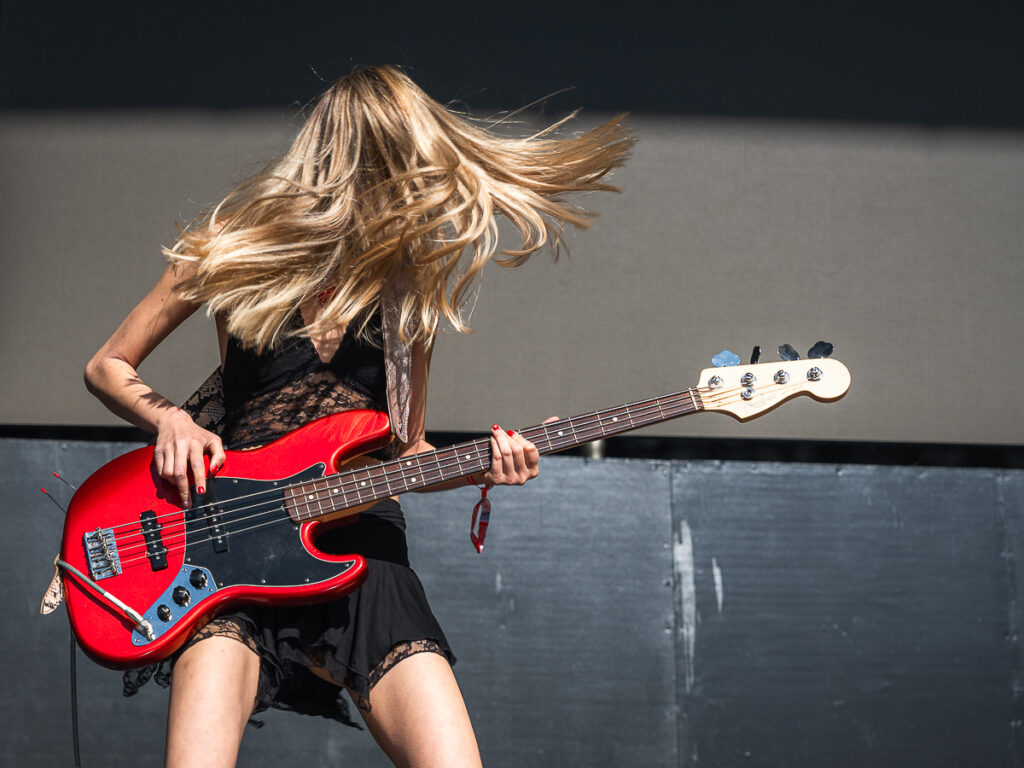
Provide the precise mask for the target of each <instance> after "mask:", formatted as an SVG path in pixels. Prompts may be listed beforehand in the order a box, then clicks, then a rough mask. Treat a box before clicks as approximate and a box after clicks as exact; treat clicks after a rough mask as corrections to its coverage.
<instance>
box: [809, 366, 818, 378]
mask: <svg viewBox="0 0 1024 768" xmlns="http://www.w3.org/2000/svg"><path fill="white" fill-rule="evenodd" d="M807 380H808V381H821V368H819V367H818V366H814V367H813V368H811V369H810V370H809V371H807Z"/></svg>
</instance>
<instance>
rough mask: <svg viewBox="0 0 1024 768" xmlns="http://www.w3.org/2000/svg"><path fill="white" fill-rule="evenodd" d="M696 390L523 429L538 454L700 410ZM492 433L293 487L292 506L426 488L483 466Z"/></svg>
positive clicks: (318, 511)
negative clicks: (488, 436) (488, 435)
mask: <svg viewBox="0 0 1024 768" xmlns="http://www.w3.org/2000/svg"><path fill="white" fill-rule="evenodd" d="M703 408H704V405H703V403H702V402H701V400H700V395H699V393H698V392H697V390H694V389H688V390H684V391H682V392H678V393H676V394H672V395H666V396H665V397H660V398H653V399H650V400H641V401H639V402H635V403H626V404H624V405H619V406H615V407H613V408H608V409H605V410H601V411H593V412H591V413H587V414H582V415H580V416H575V417H572V418H569V419H561V420H559V421H555V422H551V423H549V424H538V425H536V426H534V427H529V428H527V429H524V430H522V434H523V435H524V436H525V437H526V438H527V439H528V440H531V441H532V442H533V443H534V444H535V445H536V446H537V450H538V451H539V452H540V453H542V454H547V453H554V452H556V451H561V450H565V449H567V448H572V447H575V446H577V445H581V444H583V443H586V442H590V441H591V440H596V439H599V438H602V437H607V436H610V435H617V434H619V433H622V432H628V431H630V430H633V429H638V428H640V427H645V426H648V425H649V424H655V423H657V422H660V421H665V420H667V419H671V418H675V417H677V416H682V415H685V414H687V413H693V412H695V411H700V410H703ZM490 454H491V452H490V438H480V439H477V440H471V441H467V442H464V443H459V444H457V445H452V446H448V447H446V448H441V449H438V450H436V451H429V452H425V453H421V454H416V455H413V456H405V457H402V458H400V459H393V460H391V461H387V462H384V463H381V464H371V465H367V466H363V467H359V468H356V469H351V470H348V471H345V472H342V473H340V474H337V475H330V476H327V477H324V478H321V479H320V480H315V481H309V482H306V483H299V484H297V485H296V486H294V487H293V489H292V491H291V493H292V495H291V497H290V506H291V508H292V509H293V518H294V519H296V520H300V521H301V520H311V519H313V518H316V517H320V516H323V515H325V514H328V513H330V512H334V511H338V510H343V509H346V508H348V507H354V506H358V505H361V504H366V503H370V502H374V501H377V500H379V499H383V498H386V497H388V496H396V495H399V494H401V493H405V492H406V491H412V490H418V489H420V488H429V487H430V486H432V485H437V484H440V483H443V482H445V481H447V480H452V479H454V478H458V477H465V476H466V475H470V474H472V473H474V472H479V471H483V470H486V469H487V468H488V466H489V465H490V462H491V455H490Z"/></svg>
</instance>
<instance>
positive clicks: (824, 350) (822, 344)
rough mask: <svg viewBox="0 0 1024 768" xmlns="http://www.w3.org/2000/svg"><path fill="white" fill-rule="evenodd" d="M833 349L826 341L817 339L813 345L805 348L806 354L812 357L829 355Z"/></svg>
mask: <svg viewBox="0 0 1024 768" xmlns="http://www.w3.org/2000/svg"><path fill="white" fill-rule="evenodd" d="M834 350H835V347H833V346H832V345H831V344H829V343H828V342H827V341H819V342H818V343H816V344H815V345H814V346H813V347H811V348H810V349H809V350H807V356H808V357H812V358H814V357H828V356H829V355H831V354H832V352H833V351H834Z"/></svg>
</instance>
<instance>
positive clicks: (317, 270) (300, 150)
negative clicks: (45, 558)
mask: <svg viewBox="0 0 1024 768" xmlns="http://www.w3.org/2000/svg"><path fill="white" fill-rule="evenodd" d="M629 143H630V139H629V136H628V133H627V131H626V130H625V129H624V128H623V127H622V126H621V125H620V124H619V122H618V121H616V120H613V121H611V122H609V123H606V124H605V125H602V126H600V127H598V128H595V129H593V130H591V131H589V132H587V133H584V134H582V135H579V136H575V137H571V138H562V139H559V138H553V137H552V136H551V134H550V132H548V131H545V132H542V133H541V134H538V135H535V136H531V137H528V138H522V139H510V138H500V137H497V136H495V135H494V134H493V133H491V132H489V131H487V130H484V129H482V128H480V127H478V126H477V125H476V124H474V123H472V122H470V121H468V120H466V119H464V118H462V117H459V116H457V115H455V114H453V113H452V112H450V111H449V110H447V109H445V108H444V107H442V106H441V105H440V104H438V103H436V102H435V101H433V100H431V99H430V98H429V97H428V96H427V95H426V94H424V92H423V91H422V90H420V89H419V88H418V87H417V86H416V85H415V84H414V83H413V82H412V81H411V80H409V79H408V78H407V77H406V76H405V75H403V74H402V73H400V72H398V71H397V70H395V69H392V68H390V67H377V68H369V69H363V70H360V71H357V72H355V73H353V74H351V75H349V76H347V77H344V78H342V79H341V80H339V81H338V82H336V83H335V84H334V85H332V86H331V87H330V88H329V89H328V90H327V91H326V93H324V94H323V96H322V97H321V98H320V99H319V101H318V102H317V103H316V105H315V106H314V108H313V109H312V111H311V113H310V115H309V118H308V119H307V120H306V122H305V124H304V126H303V128H302V129H301V131H300V133H299V135H298V137H297V138H296V140H295V142H294V143H293V145H292V147H291V149H290V150H289V151H288V153H287V154H286V155H285V156H284V157H283V158H282V159H281V160H279V161H277V162H276V163H274V164H272V165H271V166H269V167H268V168H267V169H266V170H265V171H264V172H263V173H261V174H260V175H258V176H256V177H255V178H253V179H251V180H249V181H247V182H246V183H244V184H242V185H241V186H239V187H238V188H237V189H235V190H234V191H233V192H232V193H231V194H230V195H228V196H227V197H226V198H225V199H224V200H223V201H222V202H221V203H220V204H219V205H217V206H216V207H215V208H213V209H212V210H211V211H210V212H209V213H208V214H206V215H204V216H203V217H202V218H201V219H200V220H198V221H197V222H194V223H193V225H192V226H190V227H189V228H188V229H187V230H186V231H185V232H184V233H183V235H182V236H181V238H180V239H179V241H178V242H177V243H176V244H175V245H174V247H173V248H171V249H168V250H167V252H166V254H167V256H168V257H169V260H170V265H169V266H168V268H167V270H166V272H165V273H164V274H163V276H162V277H161V278H160V280H159V281H158V282H157V284H156V286H155V287H154V288H153V289H152V290H151V291H150V292H149V294H148V295H147V296H146V297H145V298H143V299H142V301H141V302H140V303H139V304H138V306H136V307H135V309H133V310H132V312H131V313H130V314H129V315H128V317H127V318H126V319H125V320H124V321H123V322H122V323H121V325H120V327H119V328H118V329H117V331H115V333H114V335H113V336H111V338H110V339H109V340H108V341H107V342H106V343H105V344H104V345H103V347H102V348H101V349H100V350H99V351H98V352H97V353H96V355H95V356H94V357H93V359H92V360H91V361H90V362H89V364H88V366H87V368H86V373H85V378H86V383H87V386H88V388H89V390H90V391H91V392H93V393H94V394H95V395H96V396H97V397H99V398H100V399H101V400H102V401H103V402H104V403H105V404H106V405H107V406H108V407H109V408H110V409H111V410H112V411H114V412H115V413H117V414H118V415H120V416H122V417H124V418H125V419H127V420H129V421H131V422H132V423H134V424H136V425H138V426H140V427H142V428H143V429H146V430H148V431H149V432H151V433H154V434H155V435H156V439H155V448H154V458H153V460H154V463H155V465H156V470H157V472H158V473H159V475H160V476H161V477H162V478H163V479H164V480H165V481H166V482H167V483H169V484H171V486H173V487H174V488H176V489H177V492H178V493H179V494H180V497H181V503H182V505H183V506H187V505H188V503H189V492H190V485H194V486H195V487H196V488H197V490H199V492H200V493H202V489H203V486H204V484H205V483H206V471H205V469H204V457H208V459H209V465H210V467H211V472H216V471H217V470H219V469H220V468H221V467H223V465H224V462H225V453H224V447H225V446H227V447H229V448H235V449H244V448H248V447H254V446H258V445H262V444H266V443H268V442H270V441H272V440H274V439H275V438H277V437H280V436H281V435H282V434H284V433H286V432H288V431H290V430H293V429H295V428H297V427H299V426H301V425H302V424H303V423H305V422H307V421H309V420H311V419H315V418H318V417H320V416H324V415H327V414H331V413H336V412H340V411H344V410H348V409H353V408H375V409H378V410H384V411H387V412H388V414H389V416H390V420H391V426H392V432H393V436H394V441H393V443H392V449H391V451H392V453H391V455H392V456H396V455H397V456H402V455H406V454H412V453H417V452H420V451H425V450H430V449H431V446H430V445H429V444H428V443H427V442H426V441H425V440H424V434H425V432H424V413H425V408H426V402H427V378H428V368H429V361H430V352H431V348H432V345H433V342H434V339H435V336H436V333H437V330H438V325H439V323H440V322H441V320H442V319H444V320H446V321H447V322H448V323H449V324H451V325H452V326H453V327H454V328H456V329H458V330H465V324H464V322H463V319H462V317H461V315H460V312H459V308H460V306H461V305H462V303H463V301H464V300H465V299H466V297H467V296H468V295H469V294H470V293H471V292H472V290H473V286H474V283H475V281H476V278H477V277H478V275H479V273H480V270H481V269H482V268H483V267H484V265H485V264H486V263H487V262H488V261H489V260H491V258H492V256H493V255H494V253H495V250H496V225H495V216H496V215H498V214H501V215H503V216H505V217H506V218H507V219H508V220H509V221H511V223H512V224H513V225H514V226H515V227H516V228H517V229H518V231H519V232H520V234H521V235H522V245H521V246H520V247H519V248H518V249H517V250H515V251H505V252H504V256H503V257H502V259H500V260H499V261H500V263H503V264H505V265H512V266H514V265H518V264H521V263H523V262H524V261H526V260H527V258H528V257H529V256H530V254H531V253H533V252H534V251H536V250H537V249H538V248H540V247H542V246H543V245H544V244H545V243H546V242H553V243H554V244H555V245H557V243H558V239H559V231H560V227H561V226H562V225H563V224H564V223H570V224H573V225H576V226H584V225H586V223H587V221H588V219H587V214H586V212H584V211H582V210H581V209H579V208H576V207H574V206H572V205H570V204H569V203H568V202H566V201H565V200H564V199H563V197H562V196H563V195H565V194H567V193H574V192H586V191H593V190H607V189H612V187H610V186H608V185H607V184H606V183H605V182H604V181H603V180H602V179H603V178H604V176H605V175H606V174H607V173H608V171H609V170H611V169H612V168H614V167H615V166H617V165H620V164H621V163H622V161H623V159H624V157H625V154H626V152H627V150H628V147H629ZM203 304H206V306H207V311H208V312H209V313H210V314H212V315H213V316H214V317H215V318H216V324H217V332H218V335H219V340H220V350H221V368H220V377H219V379H218V378H217V377H213V378H212V379H211V381H210V382H208V383H207V386H205V387H204V388H203V389H202V390H201V392H200V393H197V395H200V394H201V395H203V396H205V397H207V398H210V399H211V400H213V401H215V402H214V403H212V404H211V403H209V402H193V403H192V405H193V406H195V407H194V408H193V409H191V411H187V410H185V409H182V408H178V407H176V406H174V405H173V404H172V403H170V402H169V401H167V400H166V399H165V398H163V397H161V396H160V395H159V394H157V393H156V392H155V391H154V390H152V389H151V388H150V387H149V386H148V385H146V384H145V383H144V382H143V381H142V380H141V379H140V378H139V376H138V374H137V373H136V369H137V368H138V366H139V364H140V363H141V362H142V361H143V360H144V359H145V358H146V356H147V355H149V354H150V353H151V352H152V351H153V349H154V348H155V347H156V346H157V345H158V344H159V343H160V342H161V341H162V340H163V339H164V338H165V337H166V336H167V335H168V334H169V333H171V332H172V331H173V330H174V329H175V328H176V327H177V326H178V325H179V324H180V323H181V322H182V321H183V320H185V319H186V318H187V317H188V316H189V315H191V314H192V313H193V312H194V311H195V310H196V309H197V308H199V307H200V306H201V305H203ZM211 414H213V415H214V416H215V417H216V418H214V419H211V418H210V416H211ZM491 449H492V461H491V466H490V469H489V470H488V471H487V472H486V473H484V474H482V475H479V476H475V477H469V478H465V479H463V480H460V481H458V483H459V484H463V483H464V482H466V481H468V482H473V483H483V484H488V485H491V484H512V485H518V484H522V483H524V482H526V481H527V480H529V479H530V478H532V477H534V476H536V474H537V466H538V454H537V450H536V448H535V447H534V446H533V445H532V444H531V443H529V442H528V441H527V440H525V439H524V438H523V437H522V436H521V435H519V434H517V433H513V432H506V431H504V430H502V429H500V428H498V427H497V426H495V427H494V429H492V431H491ZM228 469H229V470H230V468H228ZM451 485H452V484H451V483H449V484H448V485H447V486H445V485H442V486H438V487H436V488H434V489H431V490H443V489H444V488H445V487H450V486H451ZM323 539H325V540H321V541H319V542H318V546H320V547H321V548H322V549H324V550H325V551H334V552H338V553H349V552H356V553H360V554H363V555H365V556H366V557H367V562H368V576H367V579H366V581H365V582H364V583H363V585H362V586H360V588H359V589H358V590H356V591H355V592H353V593H351V594H349V595H347V596H345V597H343V598H341V599H339V600H335V601H334V602H331V603H327V604H319V605H311V606H301V607H287V608H255V607H254V608H247V609H245V610H236V611H233V612H230V613H228V614H225V615H222V616H219V617H217V618H216V619H214V620H212V621H211V622H209V623H208V624H207V625H206V626H205V627H204V628H203V629H202V630H201V631H200V632H199V633H198V634H197V635H196V636H195V637H194V638H193V639H192V640H190V641H189V643H187V644H186V646H185V647H184V649H183V650H182V651H180V652H179V653H178V654H177V656H176V658H175V659H174V666H173V678H172V679H170V674H169V671H166V670H163V669H156V670H154V669H152V668H151V669H147V670H142V671H137V672H134V673H129V674H128V675H126V680H125V684H126V692H133V691H134V690H135V689H137V687H138V686H139V685H140V684H142V683H144V682H145V681H146V680H147V679H148V677H149V676H150V675H152V674H153V673H154V672H156V674H157V679H158V681H159V682H162V683H164V684H168V680H169V679H170V686H171V697H170V706H169V714H168V732H167V753H166V763H167V765H168V766H171V767H172V768H173V767H175V766H185V765H199V764H202V765H205V766H210V767H211V768H212V767H213V766H222V765H223V766H230V765H234V764H235V761H236V758H237V752H238V747H239V744H240V741H241V737H242V732H243V730H244V727H245V724H246V722H247V721H248V719H249V717H250V716H251V715H252V713H253V712H254V711H260V710H262V709H265V708H267V707H268V706H277V707H281V708H285V709H293V710H297V711H300V712H305V713H310V714H320V715H324V716H327V717H333V718H335V719H338V720H341V721H343V722H349V719H348V714H347V707H346V706H345V704H344V701H343V700H342V699H341V698H340V692H341V690H342V689H344V690H346V691H347V692H348V694H349V696H350V697H351V698H352V699H353V700H354V701H355V702H356V703H357V705H358V708H359V710H360V712H361V714H362V717H363V719H364V721H365V722H366V724H367V726H368V727H369V729H370V731H371V733H372V734H373V736H374V737H375V738H376V740H377V742H378V743H379V744H380V746H381V747H382V748H383V749H384V751H385V752H386V753H387V755H388V756H389V757H390V758H391V760H392V761H393V762H394V763H395V764H396V765H399V766H444V767H445V768H454V767H455V766H463V765H466V766H474V765H479V764H480V756H479V751H478V749H477V745H476V740H475V737H474V734H473V729H472V726H471V725H470V720H469V716H468V714H467V712H466V708H465V705H464V703H463V700H462V695H461V693H460V692H459V688H458V686H457V684H456V682H455V677H454V675H453V674H452V670H451V664H452V663H453V662H454V656H453V654H452V651H451V649H450V647H449V645H448V642H447V640H446V638H445V636H444V633H443V631H442V630H441V628H440V626H438V623H437V621H436V620H435V619H434V616H433V614H432V613H431V611H430V607H429V605H428V603H427V600H426V597H425V595H424V593H423V589H422V586H421V585H420V582H419V580H418V579H417V577H416V574H415V573H414V572H413V571H412V570H411V569H410V568H409V563H408V558H407V551H406V544H405V525H404V519H403V518H402V512H401V508H400V507H399V505H398V503H397V501H395V500H394V499H387V500H384V501H382V502H379V503H377V504H376V505H375V506H374V507H373V508H371V509H370V510H368V511H366V512H363V513H362V514H361V515H360V516H359V518H358V520H357V521H356V522H355V523H354V524H352V525H348V526H345V527H343V528H339V529H336V530H335V531H332V532H330V533H329V534H327V535H326V536H324V537H323ZM196 711H202V713H203V715H202V717H198V718H197V717H194V713H195V712H196Z"/></svg>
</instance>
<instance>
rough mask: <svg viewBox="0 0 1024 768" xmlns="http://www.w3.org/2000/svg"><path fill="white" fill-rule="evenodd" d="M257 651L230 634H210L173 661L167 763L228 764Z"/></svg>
mask: <svg viewBox="0 0 1024 768" xmlns="http://www.w3.org/2000/svg"><path fill="white" fill-rule="evenodd" d="M259 674H260V657H259V656H257V655H256V654H255V653H254V652H253V651H251V650H250V649H249V647H248V646H246V645H244V644H242V643H240V642H238V641H237V640H234V639H232V638H230V637H218V636H214V637H208V638H206V639H205V640H203V641H201V642H198V643H196V644H195V645H193V646H192V647H191V648H189V649H187V650H186V651H185V652H184V653H183V654H181V657H180V658H179V659H178V661H177V663H176V664H175V665H174V676H173V677H172V678H171V698H170V704H169V705H168V711H167V753H166V755H165V765H166V768H199V767H200V766H201V767H202V768H232V767H233V766H234V765H235V763H236V762H237V760H238V747H239V745H240V744H241V743H242V732H243V730H244V729H245V724H246V722H248V720H249V715H251V714H252V707H253V702H254V701H255V699H256V686H257V685H258V683H259Z"/></svg>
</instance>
